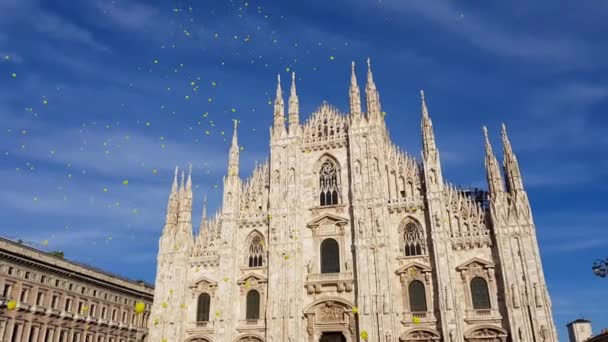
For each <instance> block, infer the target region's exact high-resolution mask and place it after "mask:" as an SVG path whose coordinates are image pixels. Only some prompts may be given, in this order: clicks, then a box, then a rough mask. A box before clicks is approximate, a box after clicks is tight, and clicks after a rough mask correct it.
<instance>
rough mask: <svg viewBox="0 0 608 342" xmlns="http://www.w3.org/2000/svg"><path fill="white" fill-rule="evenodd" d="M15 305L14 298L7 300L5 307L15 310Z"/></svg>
mask: <svg viewBox="0 0 608 342" xmlns="http://www.w3.org/2000/svg"><path fill="white" fill-rule="evenodd" d="M16 307H17V302H16V301H15V300H9V301H8V303H6V308H7V309H9V310H15V308H16Z"/></svg>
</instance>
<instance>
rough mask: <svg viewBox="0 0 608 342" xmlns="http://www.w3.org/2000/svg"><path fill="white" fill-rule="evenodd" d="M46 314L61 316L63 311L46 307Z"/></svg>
mask: <svg viewBox="0 0 608 342" xmlns="http://www.w3.org/2000/svg"><path fill="white" fill-rule="evenodd" d="M46 314H47V315H49V316H51V317H61V311H59V310H57V309H53V308H48V309H46Z"/></svg>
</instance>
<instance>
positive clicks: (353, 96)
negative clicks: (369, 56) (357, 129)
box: [349, 61, 361, 118]
mask: <svg viewBox="0 0 608 342" xmlns="http://www.w3.org/2000/svg"><path fill="white" fill-rule="evenodd" d="M349 95H350V113H351V115H353V116H354V117H355V118H360V117H361V91H360V90H359V85H358V84H357V75H355V62H354V61H353V62H352V64H351V72H350V91H349Z"/></svg>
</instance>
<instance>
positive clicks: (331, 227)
mask: <svg viewBox="0 0 608 342" xmlns="http://www.w3.org/2000/svg"><path fill="white" fill-rule="evenodd" d="M347 224H348V221H347V220H346V219H344V218H342V217H340V216H337V215H334V214H331V213H325V214H323V215H321V216H319V217H317V218H315V219H313V220H311V221H309V222H308V223H307V224H306V226H307V227H308V228H310V229H312V231H313V235H315V236H323V235H338V234H342V233H343V232H344V227H345V226H346V225H347Z"/></svg>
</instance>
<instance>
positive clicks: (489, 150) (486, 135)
mask: <svg viewBox="0 0 608 342" xmlns="http://www.w3.org/2000/svg"><path fill="white" fill-rule="evenodd" d="M482 130H483V136H484V139H485V142H486V152H487V153H489V154H493V152H492V144H490V138H489V137H488V128H487V127H486V126H485V125H484V126H482Z"/></svg>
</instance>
